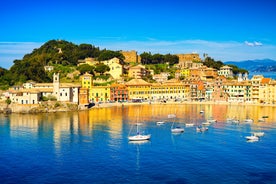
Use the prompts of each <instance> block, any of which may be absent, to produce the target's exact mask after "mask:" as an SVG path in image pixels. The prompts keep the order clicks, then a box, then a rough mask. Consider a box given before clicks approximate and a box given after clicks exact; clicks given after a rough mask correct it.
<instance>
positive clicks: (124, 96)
mask: <svg viewBox="0 0 276 184" xmlns="http://www.w3.org/2000/svg"><path fill="white" fill-rule="evenodd" d="M110 100H111V101H115V102H124V101H128V88H127V86H126V85H124V84H112V85H111V86H110Z"/></svg>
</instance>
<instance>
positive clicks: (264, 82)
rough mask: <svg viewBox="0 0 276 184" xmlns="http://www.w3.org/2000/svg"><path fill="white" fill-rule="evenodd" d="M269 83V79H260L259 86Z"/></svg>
mask: <svg viewBox="0 0 276 184" xmlns="http://www.w3.org/2000/svg"><path fill="white" fill-rule="evenodd" d="M270 81H271V78H262V80H261V84H268V83H269V82H270Z"/></svg>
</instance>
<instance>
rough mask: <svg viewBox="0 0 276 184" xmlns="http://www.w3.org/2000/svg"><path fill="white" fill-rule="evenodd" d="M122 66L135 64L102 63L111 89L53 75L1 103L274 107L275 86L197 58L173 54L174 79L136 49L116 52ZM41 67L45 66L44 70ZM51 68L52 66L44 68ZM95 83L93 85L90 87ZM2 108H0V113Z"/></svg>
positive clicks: (87, 78) (6, 95) (85, 78)
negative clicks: (146, 61)
mask: <svg viewBox="0 0 276 184" xmlns="http://www.w3.org/2000/svg"><path fill="white" fill-rule="evenodd" d="M121 53H122V54H123V55H124V57H125V60H124V62H125V63H136V64H135V65H134V66H130V67H128V68H124V66H122V65H121V64H120V62H119V59H117V58H113V59H110V60H107V61H101V62H102V63H104V64H106V65H108V66H109V67H110V71H109V72H108V73H109V74H110V75H111V76H112V78H113V80H114V81H115V82H114V83H112V84H111V85H108V86H101V85H98V82H99V81H94V80H93V76H92V75H91V74H88V73H85V74H83V75H82V76H81V77H80V82H79V83H77V84H75V83H74V84H73V83H61V82H60V81H59V74H58V73H56V74H54V76H53V82H52V83H36V82H27V83H24V84H23V85H22V86H14V87H11V88H10V89H9V90H8V91H6V92H4V93H2V97H1V98H2V99H6V98H10V100H11V102H12V104H29V105H30V104H31V105H34V104H40V103H41V101H42V99H43V98H44V97H47V98H49V99H50V98H54V99H55V100H56V101H58V102H68V103H74V104H77V105H80V106H82V105H87V104H89V103H91V102H94V103H109V102H127V101H128V102H129V101H132V102H134V101H139V102H142V101H147V102H150V103H154V102H169V101H173V102H183V101H210V102H239V103H240V102H241V103H250V104H260V103H262V104H264V103H265V104H271V105H273V104H275V102H276V82H275V80H272V79H270V78H264V77H263V76H262V75H255V76H253V77H252V78H251V79H248V76H247V74H244V75H242V74H239V75H238V77H237V79H236V78H234V77H233V71H232V68H231V67H229V66H223V67H221V68H220V69H219V70H216V69H214V68H208V67H206V66H204V65H203V63H202V60H201V58H200V56H199V54H195V53H191V54H177V56H178V57H179V63H178V64H176V67H177V70H176V72H175V76H174V78H173V79H170V80H169V79H168V76H169V74H168V73H166V72H161V73H159V74H154V72H153V71H152V70H148V69H146V67H145V66H144V65H142V64H141V58H140V56H139V55H137V52H136V51H133V50H132V51H121ZM97 63H98V61H96V60H94V59H93V58H86V59H84V60H80V61H79V65H81V64H89V65H95V64H97ZM45 69H46V68H45ZM47 70H51V68H47ZM124 70H127V74H128V77H129V78H131V80H129V81H125V80H124V79H123V78H122V76H123V71H124ZM147 75H151V76H152V78H153V79H154V80H155V81H156V82H152V83H149V82H146V81H145V80H143V79H142V78H143V77H145V76H147ZM96 83H97V85H95V84H96ZM0 110H1V109H0Z"/></svg>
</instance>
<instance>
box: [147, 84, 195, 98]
mask: <svg viewBox="0 0 276 184" xmlns="http://www.w3.org/2000/svg"><path fill="white" fill-rule="evenodd" d="M189 91H190V90H189V85H187V84H184V83H182V82H180V81H179V80H176V79H171V80H169V81H166V82H164V83H153V84H152V85H151V92H150V94H151V98H150V99H151V100H153V101H183V100H187V98H188V94H189Z"/></svg>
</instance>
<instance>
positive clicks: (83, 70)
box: [77, 64, 95, 75]
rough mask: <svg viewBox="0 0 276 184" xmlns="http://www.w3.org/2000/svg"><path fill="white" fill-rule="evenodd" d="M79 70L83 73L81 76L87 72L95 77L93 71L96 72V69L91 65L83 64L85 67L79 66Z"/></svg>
mask: <svg viewBox="0 0 276 184" xmlns="http://www.w3.org/2000/svg"><path fill="white" fill-rule="evenodd" d="M77 70H78V71H79V72H80V73H81V75H82V74H85V73H86V72H87V73H90V74H92V75H94V72H93V71H94V70H95V67H94V66H91V65H89V64H83V65H80V66H78V67H77Z"/></svg>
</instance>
